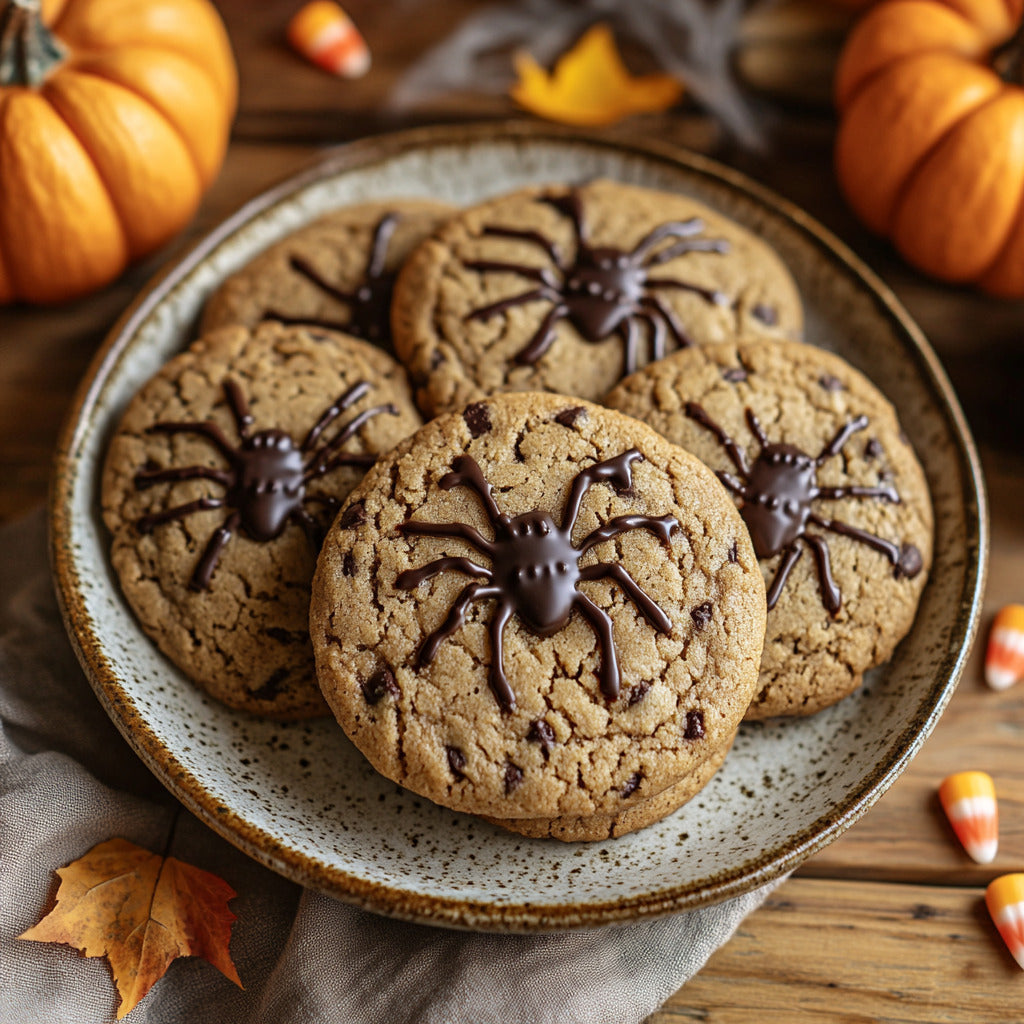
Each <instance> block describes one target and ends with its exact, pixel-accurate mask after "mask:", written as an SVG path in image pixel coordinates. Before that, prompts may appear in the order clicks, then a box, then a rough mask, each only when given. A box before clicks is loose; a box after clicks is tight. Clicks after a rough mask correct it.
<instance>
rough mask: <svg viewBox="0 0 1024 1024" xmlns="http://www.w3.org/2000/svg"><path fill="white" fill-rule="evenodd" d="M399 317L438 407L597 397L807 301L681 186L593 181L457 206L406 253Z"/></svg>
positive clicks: (777, 330)
mask: <svg viewBox="0 0 1024 1024" xmlns="http://www.w3.org/2000/svg"><path fill="white" fill-rule="evenodd" d="M392 325H393V329H394V340H395V351H396V352H397V354H398V356H399V358H400V359H401V360H402V361H403V362H404V363H405V364H406V366H407V367H408V369H409V371H410V374H411V376H412V378H413V381H414V383H415V384H416V386H417V401H419V403H420V405H421V408H422V409H423V410H424V412H426V413H427V414H436V413H439V412H444V411H447V410H451V409H457V408H461V407H462V406H463V405H465V404H466V403H467V402H470V401H476V400H479V399H480V398H483V397H485V396H486V395H488V394H493V393H495V392H498V391H551V392H555V393H561V394H567V395H579V396H580V397H582V398H586V399H591V400H598V399H600V398H601V397H602V396H603V395H604V394H605V393H606V392H607V391H608V390H609V389H610V388H611V387H612V386H613V385H614V384H615V383H616V382H617V381H618V380H620V379H621V378H622V377H623V376H624V375H625V374H628V373H632V372H633V371H634V370H636V369H638V368H639V367H641V366H643V365H645V364H646V363H648V362H650V361H651V360H655V359H658V358H661V357H662V356H664V355H665V354H667V353H668V352H671V351H674V350H675V349H677V348H680V347H684V346H688V345H691V344H706V343H708V342H715V341H728V340H730V339H732V338H735V337H737V336H738V335H739V334H740V333H743V332H746V333H750V332H765V333H769V334H773V335H778V336H784V337H797V336H798V335H799V332H800V330H801V326H802V312H801V305H800V299H799V296H798V294H797V289H796V286H795V285H794V283H793V280H792V278H791V277H790V275H789V272H788V271H787V270H786V268H785V266H784V265H783V264H782V261H781V260H780V259H779V258H778V256H777V255H776V254H775V253H774V252H773V251H772V250H771V249H770V248H769V247H768V246H767V245H766V244H765V243H764V242H762V241H761V240H760V239H758V238H756V237H754V236H753V235H752V234H751V233H750V232H748V231H746V230H745V229H743V228H741V227H740V226H739V225H738V224H735V223H734V222H732V221H730V220H727V219H726V218H725V217H722V216H721V215H719V214H717V213H715V212H714V211H712V210H710V209H709V208H708V207H706V206H704V205H702V204H701V203H698V202H696V201H695V200H693V199H690V198H688V197H686V196H682V195H677V194H674V193H665V192H657V191H652V190H650V189H645V188H639V187H637V186H633V185H625V184H621V183H618V182H613V181H595V182H591V183H589V184H586V185H580V186H578V187H567V186H565V185H558V186H550V187H533V188H527V189H523V190H522V191H519V192H514V193H511V194H509V195H505V196H502V197H500V198H498V199H492V200H490V201H488V202H485V203H483V204H481V205H479V206H475V207H472V208H470V209H467V210H464V211H463V212H462V213H459V214H456V215H455V216H454V217H453V218H452V219H450V220H449V221H447V222H446V224H445V225H444V226H443V227H441V228H440V229H439V230H438V231H437V232H436V233H435V234H434V235H433V236H432V237H431V238H429V239H428V240H427V241H425V242H423V244H422V245H420V246H419V247H418V248H417V249H416V250H415V251H414V252H413V253H412V255H411V256H410V257H409V259H408V260H407V261H406V264H405V266H404V267H403V269H402V271H401V273H400V275H399V278H398V281H397V283H396V285H395V299H394V306H393V310H392Z"/></svg>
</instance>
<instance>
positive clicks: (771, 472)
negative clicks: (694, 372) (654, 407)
mask: <svg viewBox="0 0 1024 1024" xmlns="http://www.w3.org/2000/svg"><path fill="white" fill-rule="evenodd" d="M745 414H746V420H747V425H748V426H749V427H750V431H751V433H752V434H753V435H754V437H755V438H757V441H758V443H759V444H760V446H761V450H760V452H758V455H757V458H756V459H755V460H754V462H753V464H752V465H751V464H749V462H748V460H747V456H746V454H745V452H744V451H743V449H742V448H740V447H739V445H737V443H736V442H735V441H734V440H733V439H732V438H731V437H730V436H729V435H728V434H727V433H726V432H725V431H724V430H723V429H722V428H721V427H720V426H719V425H718V424H717V423H715V421H714V420H712V419H711V417H710V416H709V415H708V414H707V412H706V411H705V410H704V409H703V408H702V407H701V406H700V405H698V404H697V403H696V402H687V404H686V415H687V416H689V417H690V419H692V420H694V421H695V422H697V423H699V424H700V425H701V426H702V427H704V428H705V429H706V430H709V431H710V432H711V433H712V434H714V435H715V437H716V438H717V439H718V442H719V443H720V444H721V445H722V447H723V448H724V449H725V451H726V454H727V455H728V456H729V459H730V460H731V462H732V463H733V465H734V466H735V467H736V470H737V472H738V474H739V475H738V476H736V475H734V474H732V473H727V472H725V471H722V470H718V471H717V475H718V478H719V480H721V481H722V483H723V484H725V486H726V487H727V488H728V489H729V490H730V491H732V493H733V494H735V495H736V496H737V497H739V498H740V499H741V503H740V515H741V516H742V517H743V521H744V522H745V523H746V524H747V529H748V530H749V531H750V537H751V540H752V541H753V543H754V552H755V553H756V555H757V557H758V558H774V557H775V555H778V554H779V553H782V561H781V562H780V563H779V567H778V570H777V572H776V574H775V578H774V579H773V580H772V582H771V585H770V586H769V587H768V608H769V610H770V609H772V608H774V607H775V604H776V602H777V601H778V599H779V595H780V594H781V593H782V589H783V587H784V586H785V585H786V581H787V579H788V578H789V574H790V572H792V570H793V567H794V566H795V565H796V563H797V562H798V561H799V560H800V557H801V555H802V554H803V548H802V547H801V545H800V542H801V541H802V542H803V543H804V544H806V545H807V546H808V547H809V548H810V549H811V553H812V554H813V555H814V560H815V564H816V567H817V572H818V587H819V591H820V593H821V599H822V603H823V604H824V606H825V608H826V610H827V611H828V612H829V614H830V615H832V616H835V615H838V614H839V609H840V608H841V607H842V594H841V592H840V590H839V587H838V586H837V584H836V582H835V580H834V579H833V577H832V566H831V558H830V555H829V549H828V543H827V541H826V540H825V538H824V537H823V536H821V535H820V534H817V533H810V532H808V527H810V526H816V527H817V528H818V529H820V530H825V531H829V532H831V533H838V534H841V535H843V536H846V537H850V538H851V539H852V540H855V541H858V542H860V543H862V544H866V545H867V546H868V547H871V548H873V549H874V550H875V551H879V552H881V553H882V554H883V555H885V557H886V558H887V559H888V560H889V562H890V563H891V564H892V566H893V569H894V573H895V575H896V576H897V577H904V578H907V579H910V578H913V577H914V576H916V575H917V574H918V573H919V572H920V571H921V569H922V567H923V563H922V559H921V553H920V552H919V551H918V550H917V548H916V547H914V545H913V544H904V545H902V546H900V545H896V544H894V543H892V542H891V541H888V540H885V539H884V538H882V537H877V536H875V534H873V533H868V531H867V530H862V529H860V528H859V527H856V526H850V525H849V524H847V523H843V522H840V521H839V520H838V519H829V518H827V517H825V516H822V515H820V514H819V513H818V512H816V511H815V508H814V505H815V503H816V502H818V501H838V500H839V499H841V498H878V499H880V500H882V501H890V502H895V503H898V502H899V500H900V497H899V495H898V494H897V493H896V489H895V488H894V487H892V485H890V484H880V485H879V486H877V487H864V486H860V485H857V484H849V485H847V486H845V487H820V486H819V485H818V467H819V466H821V465H822V463H824V462H826V461H827V460H828V459H830V458H832V457H833V456H836V455H838V454H839V453H840V452H841V451H842V449H843V446H844V445H845V444H846V442H847V441H849V439H850V438H851V437H852V436H853V435H854V434H855V433H857V432H858V431H860V430H863V429H864V428H865V427H866V426H867V425H868V418H867V417H866V416H858V417H857V418H856V419H853V420H851V421H850V422H849V423H847V424H846V425H845V426H843V427H841V428H840V429H839V431H837V433H836V434H835V436H834V437H833V438H832V439H831V440H830V441H829V442H828V443H827V444H826V445H825V446H824V447H823V448H822V450H821V452H820V453H819V454H818V455H817V456H811V455H808V454H807V453H806V452H804V451H803V450H801V449H800V448H797V447H796V446H795V445H791V444H785V443H781V442H770V441H769V440H768V438H767V437H766V436H765V433H764V431H763V430H762V428H761V424H760V422H759V421H758V419H757V417H756V416H755V415H754V413H753V412H752V411H751V410H750V409H747V410H745Z"/></svg>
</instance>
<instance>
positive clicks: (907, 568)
mask: <svg viewBox="0 0 1024 1024" xmlns="http://www.w3.org/2000/svg"><path fill="white" fill-rule="evenodd" d="M923 568H924V559H923V558H922V557H921V552H920V551H918V550H917V548H916V547H914V545H913V544H904V545H903V547H902V548H900V560H899V561H898V562H897V563H896V569H895V572H894V573H893V575H894V576H895V577H896V579H906V580H912V579H913V578H914V577H915V576H916V575H917V574H918V573H919V572H920V571H921V570H922V569H923Z"/></svg>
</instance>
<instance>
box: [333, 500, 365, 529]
mask: <svg viewBox="0 0 1024 1024" xmlns="http://www.w3.org/2000/svg"><path fill="white" fill-rule="evenodd" d="M365 522H366V506H365V505H364V504H363V503H362V502H361V501H355V502H353V503H352V504H351V505H349V507H348V508H347V509H345V511H344V512H342V513H341V518H340V519H339V520H338V528H339V529H342V530H350V529H352V527H353V526H359V525H360V523H365Z"/></svg>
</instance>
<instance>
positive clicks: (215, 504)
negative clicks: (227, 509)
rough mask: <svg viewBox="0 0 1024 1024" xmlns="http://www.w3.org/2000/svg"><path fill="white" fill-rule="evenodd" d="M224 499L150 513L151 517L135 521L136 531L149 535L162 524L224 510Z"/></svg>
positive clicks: (194, 502)
mask: <svg viewBox="0 0 1024 1024" xmlns="http://www.w3.org/2000/svg"><path fill="white" fill-rule="evenodd" d="M223 507H224V499H223V498H197V499H196V500H195V501H189V502H186V503H185V504H184V505H175V506H174V508H165V509H163V511H161V512H150V513H149V515H146V516H139V518H138V519H136V520H135V529H136V530H138V531H139V533H149V532H150V531H151V530H152V529H153V527H155V526H160V525H161V523H168V522H170V521H171V520H172V519H184V518H185V516H190V515H192V513H193V512H207V511H209V510H210V509H212V508H223Z"/></svg>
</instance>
